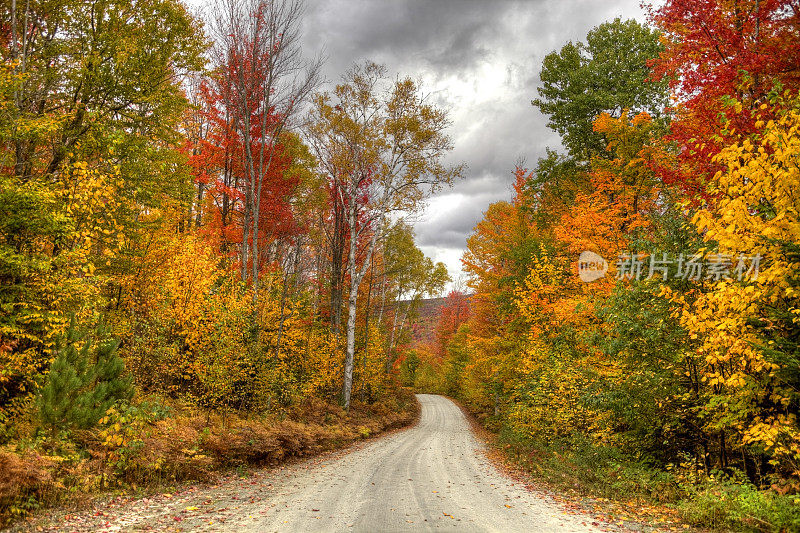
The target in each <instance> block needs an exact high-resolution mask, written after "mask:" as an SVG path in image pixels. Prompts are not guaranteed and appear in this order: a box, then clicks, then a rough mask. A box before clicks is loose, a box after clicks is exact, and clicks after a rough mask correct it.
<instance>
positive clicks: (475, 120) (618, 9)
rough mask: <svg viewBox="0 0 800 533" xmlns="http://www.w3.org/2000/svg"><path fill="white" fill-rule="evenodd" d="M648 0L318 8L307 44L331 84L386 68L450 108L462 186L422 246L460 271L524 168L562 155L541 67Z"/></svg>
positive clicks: (440, 0)
mask: <svg viewBox="0 0 800 533" xmlns="http://www.w3.org/2000/svg"><path fill="white" fill-rule="evenodd" d="M638 4H639V0H561V1H558V2H553V1H552V0H550V1H544V0H530V1H503V0H497V1H477V0H476V1H470V0H427V1H424V0H372V1H368V0H307V9H306V20H305V28H304V29H305V37H304V39H305V44H306V47H307V49H308V50H309V51H310V52H312V53H313V51H317V50H319V49H320V48H323V47H324V49H325V53H326V56H327V58H328V60H327V63H326V66H325V75H326V78H327V79H328V80H329V82H330V83H331V84H334V83H336V82H337V81H338V80H339V78H340V76H341V75H342V73H343V72H344V71H345V70H347V68H349V67H350V66H351V65H352V64H353V63H354V62H360V61H363V60H365V59H371V60H373V61H376V62H379V63H383V64H385V65H386V66H387V67H388V68H389V70H390V72H396V73H398V74H399V75H401V76H411V77H412V78H414V79H417V80H420V81H421V82H422V87H423V90H424V91H425V92H427V93H429V95H430V99H431V101H433V102H435V103H437V104H438V105H440V106H442V107H444V108H445V109H447V110H448V111H449V113H450V117H451V120H452V126H451V128H450V135H451V137H452V139H453V144H454V150H453V152H452V154H451V155H450V157H449V161H450V162H452V163H465V164H466V165H467V166H468V170H467V172H466V176H465V178H464V180H463V181H461V182H460V183H458V184H456V185H455V186H454V187H453V189H451V190H448V191H444V192H442V193H441V194H439V195H438V196H437V197H434V198H433V199H432V200H431V201H430V202H429V205H428V208H427V209H426V211H425V212H424V214H423V215H422V216H420V217H418V218H417V219H416V222H415V230H416V233H417V236H418V241H419V244H420V246H422V247H423V250H425V252H426V253H428V254H429V255H432V256H433V257H434V259H436V260H441V261H445V263H446V264H447V266H448V269H449V270H450V273H451V275H452V276H453V277H454V278H456V277H458V275H459V272H460V268H461V265H460V262H459V260H458V258H459V257H460V256H461V253H462V252H463V250H464V248H465V246H466V238H467V236H468V235H469V234H470V232H471V230H472V228H473V227H474V226H475V224H476V223H477V222H478V221H479V220H480V219H481V217H482V214H483V212H484V211H485V210H486V208H487V207H488V206H489V204H490V203H492V202H495V201H498V200H505V199H508V198H509V197H510V196H511V181H512V171H513V168H514V164H515V162H517V161H518V160H519V159H520V158H523V159H525V160H526V161H527V164H528V165H529V166H533V165H535V163H536V160H537V159H538V158H539V157H541V156H543V155H544V152H545V148H546V147H547V146H550V147H553V148H559V143H558V137H557V136H556V135H555V134H554V133H553V132H551V131H550V130H548V129H547V127H546V126H545V124H546V122H547V120H546V117H544V116H542V115H541V114H540V113H539V112H538V111H537V110H536V109H534V108H533V107H531V105H530V100H531V98H533V97H534V96H536V87H537V84H538V82H539V70H540V67H541V61H542V59H543V58H544V56H545V55H546V54H548V53H549V52H551V51H552V50H554V49H557V48H560V47H561V46H563V45H564V44H565V43H566V42H568V41H570V40H572V41H576V40H582V39H583V38H584V37H585V35H586V33H587V32H588V31H589V30H590V29H591V28H592V27H594V26H596V25H597V24H600V23H601V22H603V21H606V20H611V19H613V18H614V17H618V16H621V17H623V18H637V19H639V20H642V19H643V13H642V11H641V9H640V8H639V5H638Z"/></svg>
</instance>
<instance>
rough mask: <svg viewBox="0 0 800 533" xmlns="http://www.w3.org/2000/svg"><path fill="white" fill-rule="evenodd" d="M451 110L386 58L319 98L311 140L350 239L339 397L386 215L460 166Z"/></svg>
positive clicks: (349, 375) (408, 206)
mask: <svg viewBox="0 0 800 533" xmlns="http://www.w3.org/2000/svg"><path fill="white" fill-rule="evenodd" d="M449 124H450V123H449V120H448V117H447V113H446V112H445V111H443V110H441V109H438V108H436V107H435V106H433V105H431V104H429V103H427V102H426V99H425V97H424V95H423V94H422V93H421V91H420V88H419V87H418V85H417V83H415V82H414V81H412V80H411V79H409V78H406V79H397V80H395V81H392V80H390V79H389V78H388V77H387V70H386V68H385V67H383V66H381V65H377V64H375V63H372V62H365V63H363V64H358V65H355V66H354V67H352V68H351V69H350V70H349V71H348V72H347V73H346V74H345V75H344V76H343V78H342V83H341V84H339V85H337V86H336V88H335V90H334V91H333V93H332V94H329V93H323V94H319V95H317V96H316V98H315V102H314V109H313V111H312V114H311V126H310V135H309V137H310V144H311V145H312V147H313V149H314V150H315V152H316V155H317V158H318V160H319V162H320V167H321V170H322V171H323V172H325V173H326V174H327V177H328V179H329V180H330V182H331V187H330V190H331V191H332V194H333V195H334V197H333V198H331V201H332V203H334V204H337V205H338V207H339V208H341V209H342V210H343V212H344V216H345V224H346V232H347V237H348V239H347V242H346V243H345V246H346V247H347V250H346V251H347V262H346V264H347V266H346V271H347V276H348V282H349V286H348V287H347V290H348V299H347V329H346V335H347V341H346V354H345V364H344V384H343V387H342V401H343V404H344V406H345V408H349V407H350V394H351V391H352V387H353V360H354V356H355V332H356V310H357V303H358V289H359V286H360V284H361V281H362V280H363V278H364V275H365V274H366V271H367V270H368V268H369V264H370V261H371V258H372V254H373V253H374V251H375V246H376V244H377V242H378V241H379V240H380V239H381V238H382V234H383V232H382V230H383V228H385V226H386V224H384V222H385V221H386V220H387V217H389V216H390V214H391V213H410V212H413V211H415V210H417V209H418V208H419V207H420V206H421V205H422V202H423V200H424V199H425V198H426V197H428V196H429V195H431V194H433V193H434V192H436V191H437V190H439V189H440V188H441V187H443V186H446V185H449V184H451V183H452V182H453V180H454V179H455V178H457V177H459V176H460V175H461V174H462V170H463V167H462V166H460V165H458V166H447V165H445V164H444V162H443V159H444V157H445V155H446V154H447V153H448V152H449V151H450V150H451V148H452V145H451V141H450V138H449V136H448V135H447V134H446V129H447V127H448V126H449Z"/></svg>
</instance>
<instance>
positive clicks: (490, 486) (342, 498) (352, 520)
mask: <svg viewBox="0 0 800 533" xmlns="http://www.w3.org/2000/svg"><path fill="white" fill-rule="evenodd" d="M418 398H419V401H420V403H421V404H422V415H421V420H420V422H419V424H418V425H417V426H415V427H414V428H411V429H408V430H405V431H399V432H396V433H393V434H391V435H388V436H385V437H383V438H379V439H376V440H374V441H372V442H369V443H367V444H365V445H363V446H361V447H357V448H356V449H355V450H354V451H350V452H349V453H337V454H332V455H328V456H325V457H323V458H321V459H316V460H315V459H311V460H307V461H303V462H300V463H296V464H293V465H289V466H286V467H283V468H279V469H273V470H263V471H258V472H255V473H254V474H253V475H251V476H248V477H245V478H242V477H235V476H231V477H229V478H227V479H226V480H223V481H222V482H221V483H219V484H218V485H216V486H211V487H202V486H199V487H192V488H190V489H188V490H185V491H183V492H182V493H176V494H168V495H161V496H157V497H154V498H148V499H140V500H130V501H125V502H121V503H118V504H116V505H111V506H107V507H105V508H103V510H102V511H98V509H101V508H100V507H98V508H97V509H95V510H94V511H93V512H92V513H91V514H87V515H84V516H81V515H77V516H73V517H67V519H66V521H64V520H61V521H59V522H60V523H59V524H58V526H56V527H55V528H54V530H57V531H88V530H92V531H148V530H159V531H164V530H169V531H226V532H248V531H252V532H256V531H258V532H270V531H292V532H294V531H369V532H378V531H429V530H436V531H503V532H506V531H507V532H517V531H519V532H525V533H528V532H539V531H559V532H565V531H600V529H599V528H596V527H593V525H592V522H593V519H592V518H591V517H589V516H588V515H581V514H568V513H567V512H566V510H565V509H564V508H563V507H562V506H561V505H560V504H559V503H557V502H555V501H554V500H552V499H551V498H549V497H548V496H546V495H544V494H542V493H539V492H531V491H529V490H527V489H526V488H525V487H524V486H523V485H522V484H520V483H518V482H515V481H514V480H512V479H510V478H508V477H506V476H505V475H504V474H503V473H502V472H500V471H499V470H498V469H497V468H495V466H494V465H493V464H492V463H491V462H490V461H489V460H488V459H487V458H486V456H485V454H484V446H483V444H482V443H481V442H480V441H479V440H478V439H477V438H476V437H475V435H474V434H473V432H472V430H471V429H470V426H469V423H468V421H467V420H466V419H465V417H464V415H463V413H462V412H461V410H460V409H459V408H458V407H457V406H456V405H455V404H453V402H451V401H450V400H448V399H446V398H443V397H441V396H433V395H427V394H421V395H419V396H418Z"/></svg>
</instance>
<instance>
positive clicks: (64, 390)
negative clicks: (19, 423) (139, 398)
mask: <svg viewBox="0 0 800 533" xmlns="http://www.w3.org/2000/svg"><path fill="white" fill-rule="evenodd" d="M107 334H108V331H107V329H106V328H105V327H103V326H102V325H100V326H98V328H97V334H96V337H97V341H94V339H91V338H88V334H87V332H86V331H83V330H79V329H77V328H76V327H75V323H74V321H73V322H72V324H71V325H70V327H69V330H67V332H66V334H65V335H64V337H63V338H62V339H61V340H60V341H59V342H58V343H57V345H56V351H57V355H56V358H55V360H54V361H53V363H52V364H51V366H50V373H49V374H48V375H47V380H46V382H45V385H44V387H42V389H41V391H40V393H39V398H38V407H39V415H40V419H41V422H42V424H43V425H44V426H49V427H50V428H51V429H52V430H53V431H55V430H64V429H86V428H90V427H92V426H94V425H95V424H97V421H98V420H100V418H102V417H103V415H105V413H106V411H107V410H108V408H109V407H111V406H112V405H113V404H114V402H116V401H117V400H129V399H130V398H131V397H132V396H133V386H132V383H131V378H130V377H129V376H124V375H123V374H124V372H125V365H124V363H123V361H122V359H120V357H119V355H118V354H117V348H118V347H119V342H118V341H117V340H114V339H109V338H108V337H107ZM76 346H80V348H76Z"/></svg>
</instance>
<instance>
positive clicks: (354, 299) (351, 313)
mask: <svg viewBox="0 0 800 533" xmlns="http://www.w3.org/2000/svg"><path fill="white" fill-rule="evenodd" d="M350 204H351V205H350V206H349V207H350V209H349V213H348V218H349V222H350V253H349V255H348V258H347V267H348V271H349V273H350V294H349V297H348V298H347V353H346V355H345V359H344V387H343V389H342V399H343V403H344V408H345V409H350V393H351V392H352V390H353V360H354V358H355V353H356V311H357V307H356V304H357V303H358V281H359V279H358V274H357V273H356V247H357V245H358V234H357V233H356V206H355V203H354V200H353V199H350Z"/></svg>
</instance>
